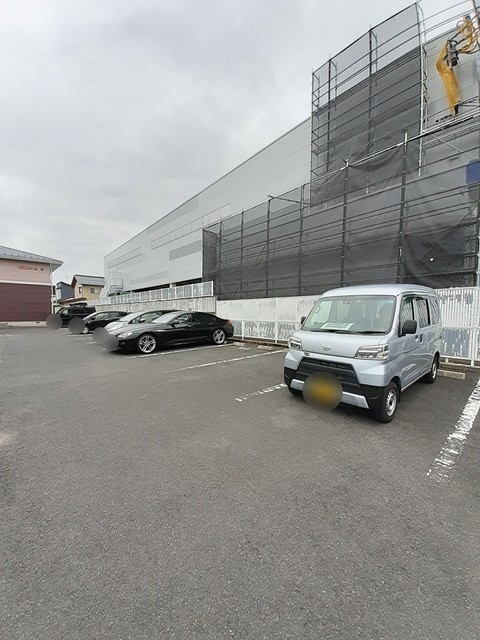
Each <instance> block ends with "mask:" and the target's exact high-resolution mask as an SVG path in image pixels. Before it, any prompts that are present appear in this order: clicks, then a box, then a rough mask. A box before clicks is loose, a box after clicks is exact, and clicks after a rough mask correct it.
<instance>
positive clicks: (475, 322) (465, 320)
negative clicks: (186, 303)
mask: <svg viewBox="0 0 480 640" xmlns="http://www.w3.org/2000/svg"><path fill="white" fill-rule="evenodd" d="M438 296H439V300H440V307H441V312H442V319H443V326H444V331H443V341H442V356H443V357H444V358H446V359H452V360H453V359H458V360H461V361H468V362H469V364H472V365H473V364H475V363H479V361H480V287H461V288H460V287H459V288H452V289H440V290H438ZM317 299H318V296H305V297H292V298H262V299H254V300H221V301H218V302H217V315H219V316H221V317H223V318H229V319H230V320H231V321H232V323H233V325H234V327H235V335H236V336H237V337H239V338H242V339H244V338H251V339H259V340H268V341H272V342H274V343H277V342H280V343H284V342H286V341H287V340H288V337H289V336H290V335H291V334H292V333H293V332H294V331H295V330H296V329H298V328H300V318H301V317H302V316H304V315H307V314H308V312H309V311H310V310H311V308H312V306H313V304H314V303H315V301H316V300H317Z"/></svg>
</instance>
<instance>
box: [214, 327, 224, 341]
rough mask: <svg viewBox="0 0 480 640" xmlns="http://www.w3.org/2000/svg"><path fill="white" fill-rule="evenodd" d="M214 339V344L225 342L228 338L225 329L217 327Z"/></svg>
mask: <svg viewBox="0 0 480 640" xmlns="http://www.w3.org/2000/svg"><path fill="white" fill-rule="evenodd" d="M212 340H213V343H214V344H223V343H224V342H225V340H226V335H225V331H224V330H223V329H215V331H214V332H213V335H212Z"/></svg>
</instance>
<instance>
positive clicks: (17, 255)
mask: <svg viewBox="0 0 480 640" xmlns="http://www.w3.org/2000/svg"><path fill="white" fill-rule="evenodd" d="M0 258H6V259H7V260H25V261H26V262H42V263H43V264H50V265H52V271H54V270H55V269H57V268H58V267H60V266H61V265H62V264H63V262H62V261H61V260H56V259H55V258H47V257H46V256H40V255H38V254H36V253H28V252H27V251H19V250H18V249H12V248H11V247H4V246H2V245H0Z"/></svg>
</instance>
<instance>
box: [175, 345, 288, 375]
mask: <svg viewBox="0 0 480 640" xmlns="http://www.w3.org/2000/svg"><path fill="white" fill-rule="evenodd" d="M283 352H284V349H278V350H277V351H269V352H268V353H255V354H253V355H252V356H241V357H240V358H229V359H228V360H217V361H216V362H204V363H203V364H193V365H191V366H190V367H182V368H181V369H172V370H171V371H166V373H178V372H179V371H188V370H189V369H202V368H203V367H213V366H214V365H216V364H226V363H228V362H239V361H240V360H250V358H264V357H265V356H272V355H273V354H274V353H283Z"/></svg>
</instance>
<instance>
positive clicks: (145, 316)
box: [137, 311, 158, 322]
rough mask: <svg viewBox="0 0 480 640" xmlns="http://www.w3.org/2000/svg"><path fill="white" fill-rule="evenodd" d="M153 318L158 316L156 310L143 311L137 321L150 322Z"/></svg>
mask: <svg viewBox="0 0 480 640" xmlns="http://www.w3.org/2000/svg"><path fill="white" fill-rule="evenodd" d="M155 318H158V312H157V311H152V312H151V313H144V314H143V315H141V316H140V317H139V318H138V320H137V322H152V320H155Z"/></svg>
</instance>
